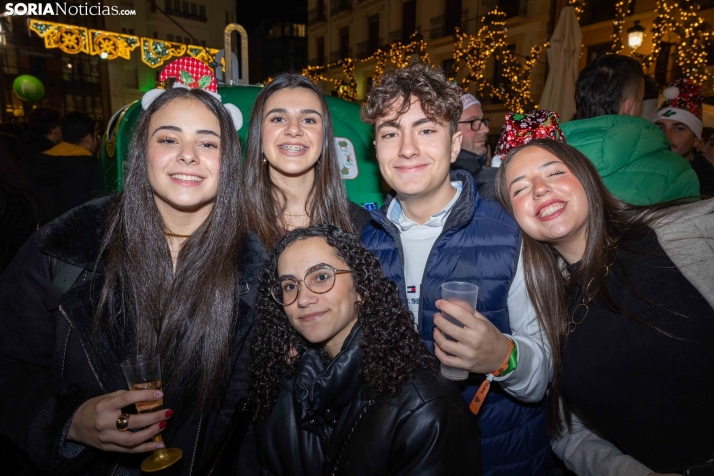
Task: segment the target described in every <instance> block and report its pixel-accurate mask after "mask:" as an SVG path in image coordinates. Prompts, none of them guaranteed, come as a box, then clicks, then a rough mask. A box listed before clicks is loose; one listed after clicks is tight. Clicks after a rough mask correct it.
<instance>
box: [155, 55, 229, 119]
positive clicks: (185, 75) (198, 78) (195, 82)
mask: <svg viewBox="0 0 714 476" xmlns="http://www.w3.org/2000/svg"><path fill="white" fill-rule="evenodd" d="M169 78H171V79H173V80H174V82H173V84H172V85H171V87H172V88H186V89H191V88H197V89H202V90H203V91H206V92H207V93H208V94H210V95H211V96H213V97H215V98H216V99H218V100H219V101H220V100H221V95H220V94H218V83H217V82H216V76H215V75H214V74H213V71H212V70H211V68H209V67H208V66H207V65H206V64H204V63H202V62H201V61H199V60H197V59H196V58H191V57H190V56H187V57H184V58H179V59H176V60H173V61H172V62H170V63H168V64H167V65H166V67H165V68H164V69H163V71H161V74H160V75H159V81H163V82H166V81H167V80H168V79H169ZM164 91H165V89H160V88H156V89H152V90H151V91H148V92H147V93H146V94H144V97H142V98H141V107H142V108H144V110H147V109H148V108H149V106H150V105H151V103H152V102H154V100H155V99H156V98H157V97H159V96H160V95H161V94H162V93H163V92H164ZM223 107H225V108H226V110H227V111H228V114H229V115H230V116H231V119H233V126H234V127H235V129H236V130H239V129H240V128H241V127H242V126H243V114H241V112H240V109H238V108H237V107H236V106H235V105H234V104H230V103H229V104H223Z"/></svg>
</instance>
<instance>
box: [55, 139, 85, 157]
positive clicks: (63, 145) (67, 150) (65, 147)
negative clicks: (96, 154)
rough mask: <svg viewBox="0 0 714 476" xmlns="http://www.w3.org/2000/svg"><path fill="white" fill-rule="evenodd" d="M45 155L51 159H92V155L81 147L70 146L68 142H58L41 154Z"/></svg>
mask: <svg viewBox="0 0 714 476" xmlns="http://www.w3.org/2000/svg"><path fill="white" fill-rule="evenodd" d="M43 154H45V155H51V156H53V157H81V156H86V157H92V156H93V154H92V153H91V152H90V151H88V150H87V149H85V148H84V147H82V146H79V145H76V144H71V143H69V142H64V141H62V142H60V143H59V144H57V145H56V146H54V147H52V148H51V149H48V150H46V151H44V152H43Z"/></svg>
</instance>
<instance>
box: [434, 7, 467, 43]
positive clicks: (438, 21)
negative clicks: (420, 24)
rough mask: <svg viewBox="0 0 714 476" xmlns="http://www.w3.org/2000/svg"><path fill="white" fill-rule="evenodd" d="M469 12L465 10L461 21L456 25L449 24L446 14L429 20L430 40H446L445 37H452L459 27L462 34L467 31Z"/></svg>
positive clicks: (453, 23)
mask: <svg viewBox="0 0 714 476" xmlns="http://www.w3.org/2000/svg"><path fill="white" fill-rule="evenodd" d="M468 13H469V12H468V10H463V11H462V12H461V21H460V22H458V23H456V24H455V22H453V21H451V22H449V21H448V20H449V19H448V18H447V17H446V14H442V15H439V16H436V17H432V18H431V19H430V20H429V39H430V40H436V39H438V38H444V37H445V36H450V35H452V34H453V33H454V27H455V26H458V27H459V28H460V29H461V31H462V32H465V31H467V29H468V22H467V21H466V19H467V18H468Z"/></svg>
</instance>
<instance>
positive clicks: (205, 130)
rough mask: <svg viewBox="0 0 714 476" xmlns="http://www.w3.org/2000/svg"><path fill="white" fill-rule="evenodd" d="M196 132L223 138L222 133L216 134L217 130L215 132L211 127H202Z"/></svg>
mask: <svg viewBox="0 0 714 476" xmlns="http://www.w3.org/2000/svg"><path fill="white" fill-rule="evenodd" d="M196 134H208V135H212V136H216V137H218V138H219V139H220V138H221V136H220V135H218V134H216V133H215V132H213V131H212V130H210V129H200V130H197V131H196Z"/></svg>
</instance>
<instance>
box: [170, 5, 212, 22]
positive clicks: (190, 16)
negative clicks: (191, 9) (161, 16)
mask: <svg viewBox="0 0 714 476" xmlns="http://www.w3.org/2000/svg"><path fill="white" fill-rule="evenodd" d="M164 11H165V12H166V13H167V14H168V15H173V16H175V17H182V18H188V19H189V20H196V21H200V22H207V21H208V18H206V16H205V15H203V16H202V15H200V14H193V13H188V12H184V11H180V10H174V9H173V8H167V9H165V10H164Z"/></svg>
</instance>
